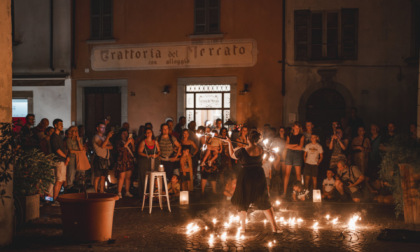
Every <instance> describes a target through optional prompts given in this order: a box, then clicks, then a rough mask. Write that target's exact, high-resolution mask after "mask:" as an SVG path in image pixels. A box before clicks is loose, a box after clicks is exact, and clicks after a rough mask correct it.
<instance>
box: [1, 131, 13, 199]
mask: <svg viewBox="0 0 420 252" xmlns="http://www.w3.org/2000/svg"><path fill="white" fill-rule="evenodd" d="M16 150H17V143H16V141H15V139H14V137H13V130H12V124H11V123H0V185H3V184H7V183H8V182H9V181H10V180H11V179H12V165H13V163H14V161H15V158H16V157H15V156H14V155H13V153H15V152H16ZM0 198H1V200H2V202H3V203H4V199H3V198H10V196H6V190H5V189H4V188H3V187H1V190H0Z"/></svg>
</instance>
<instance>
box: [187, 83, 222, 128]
mask: <svg viewBox="0 0 420 252" xmlns="http://www.w3.org/2000/svg"><path fill="white" fill-rule="evenodd" d="M185 97H186V100H185V105H186V113H185V114H186V119H187V123H189V122H191V121H195V122H196V123H197V125H208V123H211V124H213V123H214V122H215V121H216V119H218V118H220V119H222V122H226V121H227V120H229V119H230V85H187V86H186V94H185Z"/></svg>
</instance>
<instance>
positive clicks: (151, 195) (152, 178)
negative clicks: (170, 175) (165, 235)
mask: <svg viewBox="0 0 420 252" xmlns="http://www.w3.org/2000/svg"><path fill="white" fill-rule="evenodd" d="M149 177H150V185H149V193H147V192H146V190H147V183H148V181H149ZM155 179H157V184H158V192H157V193H155V192H154V189H155ZM161 179H163V183H164V185H165V194H162V193H161V192H162V185H161V182H160V180H161ZM147 195H149V214H151V213H152V205H153V198H154V197H158V198H159V205H160V209H163V207H162V196H163V197H166V201H167V202H168V209H169V212H171V204H170V202H169V193H168V184H167V183H166V172H155V171H152V172H150V171H149V172H147V173H146V178H145V181H144V193H143V205H142V207H141V210H142V211H143V209H144V201H145V200H146V196H147Z"/></svg>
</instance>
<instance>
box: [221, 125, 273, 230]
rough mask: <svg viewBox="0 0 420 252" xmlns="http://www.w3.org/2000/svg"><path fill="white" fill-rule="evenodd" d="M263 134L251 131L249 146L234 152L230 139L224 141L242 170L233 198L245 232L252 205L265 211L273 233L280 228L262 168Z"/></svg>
mask: <svg viewBox="0 0 420 252" xmlns="http://www.w3.org/2000/svg"><path fill="white" fill-rule="evenodd" d="M260 139H261V133H259V132H258V131H257V130H251V132H250V133H249V136H248V143H249V144H248V146H247V147H245V148H240V147H239V148H237V149H235V150H233V147H232V143H231V141H230V139H229V138H227V139H224V140H223V141H226V142H227V143H229V154H230V156H231V157H232V158H233V159H236V160H238V161H239V162H240V163H241V165H242V169H241V170H240V171H239V174H238V178H237V183H236V188H235V192H234V193H233V196H232V200H231V201H232V204H233V205H234V206H236V207H237V208H238V211H239V216H240V219H241V231H242V232H244V231H245V221H246V212H247V210H248V208H249V206H250V204H254V205H255V206H256V207H257V208H258V209H259V210H263V211H264V214H265V216H266V218H267V219H268V220H269V221H270V223H271V226H272V231H273V232H279V230H280V229H279V227H278V226H277V224H276V222H275V220H274V212H273V208H272V207H271V203H270V199H269V196H268V191H267V182H266V179H265V175H264V170H263V168H262V160H263V154H264V151H263V149H262V147H261V146H259V145H258V142H259V141H260Z"/></svg>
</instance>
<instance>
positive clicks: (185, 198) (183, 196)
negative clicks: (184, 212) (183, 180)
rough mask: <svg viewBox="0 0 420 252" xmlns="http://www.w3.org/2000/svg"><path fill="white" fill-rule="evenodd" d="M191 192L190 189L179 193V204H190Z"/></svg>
mask: <svg viewBox="0 0 420 252" xmlns="http://www.w3.org/2000/svg"><path fill="white" fill-rule="evenodd" d="M188 193H189V192H188V191H181V192H180V193H179V204H180V205H188V202H189V194H188Z"/></svg>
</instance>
